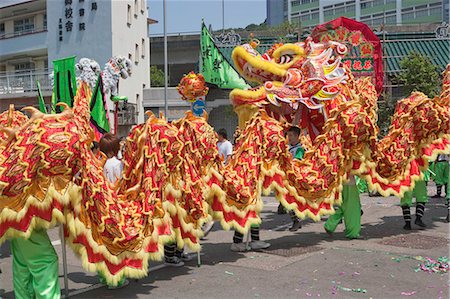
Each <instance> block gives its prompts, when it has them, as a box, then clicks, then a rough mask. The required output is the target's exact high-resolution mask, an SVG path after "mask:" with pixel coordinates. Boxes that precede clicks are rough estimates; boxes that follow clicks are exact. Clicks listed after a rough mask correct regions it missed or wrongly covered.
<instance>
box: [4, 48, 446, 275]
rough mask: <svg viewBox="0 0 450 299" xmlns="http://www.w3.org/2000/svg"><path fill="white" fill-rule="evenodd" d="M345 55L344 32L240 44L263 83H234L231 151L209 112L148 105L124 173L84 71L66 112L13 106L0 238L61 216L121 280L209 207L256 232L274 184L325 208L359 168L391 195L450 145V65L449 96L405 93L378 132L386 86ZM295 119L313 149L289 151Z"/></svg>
mask: <svg viewBox="0 0 450 299" xmlns="http://www.w3.org/2000/svg"><path fill="white" fill-rule="evenodd" d="M344 54H345V47H343V46H342V45H340V44H337V43H333V42H328V43H324V44H314V43H312V42H311V41H309V40H307V41H306V42H305V43H298V44H286V45H275V46H274V47H273V48H272V49H271V50H270V51H269V52H268V53H265V54H264V55H260V54H258V53H257V52H256V51H255V50H254V49H253V48H251V47H250V46H248V45H244V46H242V47H237V48H236V49H235V52H234V54H233V58H234V60H235V62H236V65H238V70H239V71H240V72H241V73H242V74H243V75H244V76H246V77H247V78H248V79H250V80H252V81H256V82H258V83H260V84H263V85H262V86H261V87H259V88H256V89H252V90H247V91H243V90H234V91H233V92H232V93H231V95H230V98H231V100H232V102H233V104H234V105H235V110H236V112H237V113H238V115H239V118H240V119H239V126H240V128H239V132H240V136H239V137H238V138H237V141H236V145H235V150H234V152H233V155H232V157H231V160H230V161H229V163H228V164H227V165H226V166H223V165H222V161H221V159H220V158H219V155H218V151H217V148H216V144H217V138H216V135H215V133H214V130H213V128H212V127H211V126H209V125H208V123H207V117H206V115H205V116H204V117H195V116H193V115H192V114H191V113H187V114H186V116H185V117H184V118H183V119H180V120H178V121H175V122H171V123H169V122H168V121H166V120H165V118H164V117H162V116H160V117H159V118H158V117H156V116H154V115H153V114H149V118H148V120H147V121H146V122H145V123H143V124H140V125H137V126H135V127H134V128H133V129H132V130H131V132H130V134H129V135H128V137H127V141H126V145H125V151H124V157H123V163H124V170H123V177H122V179H120V180H119V181H118V182H117V183H116V184H115V185H111V184H109V183H108V182H107V181H106V179H105V177H104V175H103V171H102V169H103V163H104V161H101V160H99V159H97V158H96V157H95V156H94V155H93V154H92V152H91V150H90V146H91V143H92V140H93V132H92V129H91V127H90V125H89V117H90V116H89V99H90V98H91V94H90V93H91V91H90V89H89V87H88V85H87V84H86V83H83V82H81V83H80V86H79V88H78V91H77V94H76V97H75V100H74V107H73V108H69V107H64V112H63V113H61V114H55V115H45V114H42V113H41V112H39V111H37V110H36V109H34V108H26V109H25V110H26V111H27V112H29V113H30V115H31V117H30V118H27V117H26V116H24V115H23V114H22V113H20V112H17V111H13V110H12V109H11V110H10V111H7V112H4V113H3V114H1V115H0V121H1V125H2V126H1V127H0V132H1V136H0V137H1V138H2V139H1V141H0V242H2V241H4V240H6V239H8V238H16V237H25V238H26V237H28V236H29V234H30V232H31V231H32V230H33V229H36V228H40V227H44V228H49V227H51V226H53V225H55V224H57V223H62V224H63V225H64V231H65V236H66V239H67V241H68V244H69V245H70V246H71V247H72V248H73V250H74V251H75V252H76V253H77V254H78V255H79V256H80V257H81V259H82V262H83V266H84V267H85V268H86V269H88V270H89V271H100V272H102V273H104V274H105V277H106V278H107V280H108V281H109V282H110V283H116V282H117V281H118V280H119V279H121V278H122V277H123V276H127V277H135V278H139V277H142V276H145V275H147V271H148V269H147V267H148V260H149V259H160V258H161V255H162V245H163V244H165V243H166V242H169V241H171V240H174V239H175V240H176V241H177V244H178V246H180V247H181V246H184V245H185V244H186V245H188V246H190V247H191V248H193V249H195V250H199V248H200V246H199V241H198V240H199V237H201V236H202V231H201V226H202V224H203V223H204V222H205V221H208V220H210V219H211V217H212V218H214V219H216V220H218V221H220V222H221V224H222V226H223V227H224V228H225V229H229V228H234V229H237V230H239V231H242V232H245V231H247V230H248V228H249V227H250V225H251V224H253V223H259V222H260V218H259V212H260V210H261V208H262V201H261V194H262V193H263V192H264V193H268V192H270V191H271V190H274V191H275V193H276V196H277V199H278V200H279V201H280V202H281V203H283V205H284V206H285V207H287V208H288V209H292V210H294V211H295V213H296V214H297V215H298V216H299V217H302V218H303V217H310V218H312V219H314V220H320V216H321V215H324V214H331V213H333V212H334V210H333V205H334V204H335V203H337V204H339V203H340V201H341V190H342V184H343V182H344V181H345V180H346V179H347V177H348V175H349V174H357V175H360V176H362V177H364V178H365V179H366V180H367V181H368V183H369V186H370V187H371V188H372V189H375V190H378V191H380V192H381V193H382V194H383V195H388V194H393V195H397V196H401V195H402V194H403V193H404V192H405V191H406V190H410V189H411V188H413V186H414V182H415V181H417V180H418V179H420V177H421V174H420V170H422V169H424V168H426V167H427V160H429V159H432V158H433V157H434V156H435V155H437V154H439V153H449V152H450V108H449V107H450V105H449V104H450V66H449V67H447V70H446V73H445V77H444V84H443V89H442V94H441V96H440V97H436V98H435V99H429V98H427V97H426V96H425V95H424V94H422V93H419V92H416V93H413V94H412V95H411V96H410V97H409V98H407V99H404V100H402V101H400V102H399V104H398V106H397V110H396V111H395V114H394V116H393V119H392V126H391V128H390V131H389V134H388V135H387V136H386V137H385V138H383V139H382V140H377V135H378V128H377V126H376V118H377V114H376V99H377V98H376V92H375V89H374V87H373V85H372V84H371V82H370V80H368V79H363V80H355V79H354V78H353V76H352V74H351V73H350V72H349V71H348V70H347V69H345V68H344V67H343V64H342V62H341V58H342V55H344ZM305 119H306V120H307V121H305ZM286 122H293V123H294V124H299V125H300V126H301V127H302V128H304V129H306V130H307V131H308V133H309V135H310V136H311V138H310V142H311V144H310V145H309V148H310V149H309V150H308V151H307V152H306V154H305V157H304V159H303V160H301V161H292V160H291V156H290V154H289V152H288V149H287V144H286V140H285V138H284V132H285V129H286V126H287V124H286ZM309 123H312V124H313V125H314V126H310V125H309Z"/></svg>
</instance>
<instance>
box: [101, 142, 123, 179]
mask: <svg viewBox="0 0 450 299" xmlns="http://www.w3.org/2000/svg"><path fill="white" fill-rule="evenodd" d="M99 144H100V151H102V152H103V153H104V154H105V155H106V156H107V157H108V160H106V163H105V166H104V168H103V173H104V174H105V177H106V178H107V179H108V181H110V182H111V183H113V184H114V183H115V182H116V181H117V180H118V179H119V178H120V177H121V176H122V169H123V165H122V162H121V161H120V160H119V159H118V158H117V155H118V153H119V150H120V140H119V139H118V138H117V137H116V136H114V135H113V134H111V133H106V134H105V135H103V137H102V139H100V143H99Z"/></svg>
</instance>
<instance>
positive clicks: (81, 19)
mask: <svg viewBox="0 0 450 299" xmlns="http://www.w3.org/2000/svg"><path fill="white" fill-rule="evenodd" d="M74 1H75V0H64V11H63V14H62V18H60V19H59V23H58V28H59V35H58V38H59V41H63V31H64V29H65V32H66V34H70V33H71V32H72V31H74V30H77V29H78V31H79V32H83V31H85V30H86V19H85V15H86V12H87V11H88V9H89V8H90V11H94V12H95V11H96V10H97V8H98V6H97V1H95V0H91V1H90V2H88V3H87V4H85V1H84V0H78V4H76V3H74ZM86 2H87V1H86ZM72 5H73V6H72ZM84 6H86V7H84ZM76 18H78V19H77V20H76Z"/></svg>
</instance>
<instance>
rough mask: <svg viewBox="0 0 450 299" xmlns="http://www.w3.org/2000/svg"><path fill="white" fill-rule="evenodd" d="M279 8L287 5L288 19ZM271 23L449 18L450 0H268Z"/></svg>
mask: <svg viewBox="0 0 450 299" xmlns="http://www.w3.org/2000/svg"><path fill="white" fill-rule="evenodd" d="M269 7H270V11H275V12H278V11H279V10H281V9H283V16H286V17H285V18H284V19H280V18H279V13H277V14H275V13H272V14H269ZM267 11H268V14H267V23H268V24H273V25H276V24H279V23H281V22H283V21H284V20H289V21H290V22H292V23H300V24H301V26H302V27H303V28H312V27H314V26H316V25H318V24H322V23H324V22H327V21H330V20H333V19H335V18H337V17H339V16H345V17H348V18H352V19H355V20H358V21H361V22H364V23H366V24H368V25H370V26H377V25H380V24H393V25H408V24H420V23H441V22H443V21H447V22H448V18H449V17H448V16H449V1H448V0H351V1H345V0H288V3H287V5H285V3H283V1H271V0H267Z"/></svg>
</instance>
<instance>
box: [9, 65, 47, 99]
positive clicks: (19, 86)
mask: <svg viewBox="0 0 450 299" xmlns="http://www.w3.org/2000/svg"><path fill="white" fill-rule="evenodd" d="M51 72H52V71H51V70H28V71H18V72H0V94H15V93H23V92H36V91H37V84H36V81H39V83H40V84H41V90H42V91H44V90H51V89H52V86H51V82H50V77H49V74H50V73H51Z"/></svg>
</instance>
